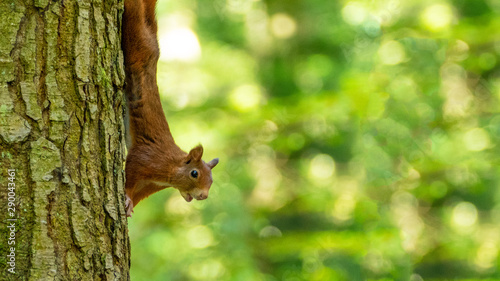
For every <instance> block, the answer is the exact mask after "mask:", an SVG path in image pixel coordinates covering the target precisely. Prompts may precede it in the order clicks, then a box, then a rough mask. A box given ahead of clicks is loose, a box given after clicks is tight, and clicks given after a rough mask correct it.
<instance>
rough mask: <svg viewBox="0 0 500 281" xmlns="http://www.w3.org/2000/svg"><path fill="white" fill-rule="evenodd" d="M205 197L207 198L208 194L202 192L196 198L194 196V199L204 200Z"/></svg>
mask: <svg viewBox="0 0 500 281" xmlns="http://www.w3.org/2000/svg"><path fill="white" fill-rule="evenodd" d="M207 198H208V194H204V193H202V194H200V195H198V198H196V199H198V200H205V199H207Z"/></svg>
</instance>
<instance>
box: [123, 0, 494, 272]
mask: <svg viewBox="0 0 500 281" xmlns="http://www.w3.org/2000/svg"><path fill="white" fill-rule="evenodd" d="M157 12H158V17H159V29H160V30H159V39H160V43H161V47H162V58H161V61H160V63H159V71H158V80H159V82H158V83H159V87H160V91H161V95H162V99H163V103H164V104H163V106H164V108H165V111H166V115H167V119H168V120H169V123H170V125H171V129H172V133H173V135H174V137H175V139H176V142H177V143H178V144H179V146H181V148H183V149H184V150H189V149H190V148H191V147H193V146H195V145H196V144H198V143H200V142H201V143H202V144H203V145H204V147H205V155H204V159H205V160H209V159H212V158H213V157H219V158H220V164H219V165H218V166H217V167H216V168H215V169H214V184H213V186H212V189H211V191H210V192H211V193H210V198H209V199H208V200H205V201H194V202H191V203H189V204H188V203H186V202H184V200H183V199H182V197H181V196H180V195H179V193H178V192H177V191H175V190H173V189H166V190H164V191H162V192H160V193H158V194H155V195H154V196H152V197H150V198H148V199H147V200H145V201H144V202H143V203H141V204H140V205H139V206H138V207H137V208H136V209H135V214H134V217H133V218H132V219H131V220H129V229H130V237H131V244H132V269H131V274H132V280H242V281H246V280H270V281H271V280H412V281H418V280H458V279H460V280H480V279H481V280H500V271H499V269H498V267H499V257H498V253H499V248H500V191H499V187H500V165H499V164H500V161H499V159H500V158H499V157H498V156H499V155H500V147H499V146H497V143H498V141H499V139H500V115H498V113H499V106H500V103H499V99H500V67H499V63H498V61H499V59H500V2H499V1H498V0H448V1H446V0H440V1H431V0H423V1H417V0H407V1H401V0H380V1H368V0H360V1H323V0H321V1H320V0H289V1H270V0H213V1H203V0H183V1H172V0H170V1H167V0H160V1H159V2H158V6H157Z"/></svg>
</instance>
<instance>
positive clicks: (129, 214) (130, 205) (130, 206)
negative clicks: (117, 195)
mask: <svg viewBox="0 0 500 281" xmlns="http://www.w3.org/2000/svg"><path fill="white" fill-rule="evenodd" d="M125 197H126V199H125V210H126V211H127V217H132V213H133V212H134V203H133V202H132V199H130V197H128V195H126V194H125Z"/></svg>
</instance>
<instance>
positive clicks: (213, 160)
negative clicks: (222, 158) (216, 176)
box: [207, 158, 219, 169]
mask: <svg viewBox="0 0 500 281" xmlns="http://www.w3.org/2000/svg"><path fill="white" fill-rule="evenodd" d="M218 163H219V158H214V159H212V160H210V162H208V163H207V166H208V167H210V169H213V168H214V167H215V166H217V164H218Z"/></svg>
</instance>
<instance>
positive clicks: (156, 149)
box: [122, 0, 219, 217]
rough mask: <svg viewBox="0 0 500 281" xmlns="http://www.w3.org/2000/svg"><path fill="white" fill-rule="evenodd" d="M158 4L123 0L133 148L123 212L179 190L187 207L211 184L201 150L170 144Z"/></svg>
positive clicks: (209, 169)
mask: <svg viewBox="0 0 500 281" xmlns="http://www.w3.org/2000/svg"><path fill="white" fill-rule="evenodd" d="M155 6H156V0H125V11H124V13H123V21H122V22H123V30H122V49H123V54H124V60H125V92H126V95H127V99H128V110H129V112H128V115H129V119H128V122H129V134H130V138H131V146H130V148H129V151H128V155H127V162H126V165H125V175H126V182H125V192H126V202H125V204H126V211H127V216H128V217H130V216H131V215H132V212H133V208H134V206H137V204H138V203H139V202H140V201H141V200H142V199H144V198H146V197H148V196H149V195H151V194H153V193H155V192H158V191H160V190H162V189H164V188H167V187H174V188H176V189H178V190H179V192H180V193H181V195H182V197H184V199H185V200H186V201H187V202H190V201H191V200H193V198H195V199H197V200H204V199H206V198H207V197H208V191H209V189H210V186H211V185H212V168H213V167H215V165H217V163H218V162H219V159H218V158H215V159H213V160H211V161H210V162H208V163H205V162H204V161H203V160H202V159H201V156H202V155H203V147H202V146H201V145H198V146H196V147H195V148H193V149H191V151H190V152H189V153H186V152H184V151H182V150H181V149H180V148H179V147H178V146H177V145H176V144H175V142H174V138H173V137H172V134H171V133H170V129H169V126H168V123H167V119H166V118H165V114H164V112H163V109H162V106H161V102H160V95H159V93H158V86H157V84H156V66H157V62H158V58H159V47H158V39H157V30H158V26H157V22H156V19H155Z"/></svg>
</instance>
